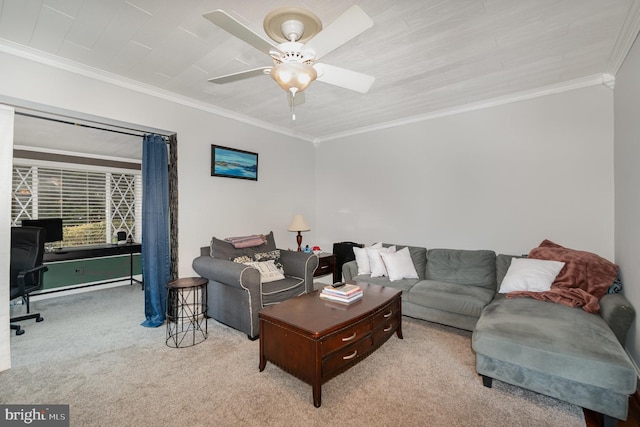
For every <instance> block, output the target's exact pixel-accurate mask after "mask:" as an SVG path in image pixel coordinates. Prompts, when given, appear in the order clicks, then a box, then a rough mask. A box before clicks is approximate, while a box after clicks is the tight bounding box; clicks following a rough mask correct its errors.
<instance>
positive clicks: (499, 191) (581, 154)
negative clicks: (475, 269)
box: [316, 86, 614, 259]
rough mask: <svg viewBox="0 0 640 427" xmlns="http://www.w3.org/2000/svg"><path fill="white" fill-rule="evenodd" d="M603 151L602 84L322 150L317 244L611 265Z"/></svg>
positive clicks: (609, 170)
mask: <svg viewBox="0 0 640 427" xmlns="http://www.w3.org/2000/svg"><path fill="white" fill-rule="evenodd" d="M612 149H613V93H612V91H611V90H610V89H608V88H606V87H604V86H596V87H588V88H583V89H579V90H573V91H570V92H565V93H561V94H556V95H550V96H545V97H540V98H536V99H533V100H528V101H522V102H517V103H511V104H507V105H503V106H499V107H494V108H488V109H484V110H479V111H474V112H469V113H464V114H459V115H455V116H450V117H445V118H440V119H435V120H430V121H426V122H421V123H415V124H411V125H405V126H403V127H401V128H391V129H387V130H382V131H378V132H374V133H368V134H364V135H359V136H352V137H348V138H343V139H340V140H335V141H331V142H326V143H322V144H320V145H319V146H318V148H317V166H316V167H317V170H318V177H317V180H318V190H317V192H318V198H317V206H318V211H317V218H318V226H317V228H318V233H319V234H318V235H319V236H321V237H322V239H323V241H322V243H323V244H324V245H329V244H330V242H339V241H343V240H349V241H356V242H361V243H366V244H371V243H373V242H375V241H379V240H382V241H385V242H389V243H399V244H412V245H419V246H426V247H428V248H434V247H445V248H461V249H493V250H495V251H496V252H499V253H511V254H521V253H527V252H528V251H529V250H530V249H531V248H533V247H535V246H537V245H538V243H540V242H541V241H542V240H543V239H550V240H553V241H555V242H556V243H558V244H561V245H564V246H568V247H573V248H577V249H583V250H589V251H594V252H596V253H598V254H600V255H602V256H604V257H606V258H608V259H613V253H614V251H613V248H614V239H613V227H614V225H613V215H614V213H613V152H612Z"/></svg>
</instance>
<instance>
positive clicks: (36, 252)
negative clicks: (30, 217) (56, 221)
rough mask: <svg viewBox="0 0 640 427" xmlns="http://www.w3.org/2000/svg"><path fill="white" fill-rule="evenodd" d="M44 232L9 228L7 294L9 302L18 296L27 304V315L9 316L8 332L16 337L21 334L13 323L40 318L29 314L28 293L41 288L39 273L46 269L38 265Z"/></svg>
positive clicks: (18, 327)
mask: <svg viewBox="0 0 640 427" xmlns="http://www.w3.org/2000/svg"><path fill="white" fill-rule="evenodd" d="M45 236H46V230H45V229H44V228H41V227H11V277H10V283H11V294H10V297H9V300H10V301H11V300H14V299H16V298H19V297H21V298H22V300H23V301H24V303H25V304H26V305H27V314H26V315H24V316H19V317H12V318H11V320H10V323H11V329H14V330H15V331H16V335H22V334H24V329H22V328H21V327H20V325H16V324H13V323H14V322H21V321H23V320H27V319H36V322H42V321H43V320H44V319H43V318H42V316H40V313H31V307H30V306H29V294H30V293H31V292H34V291H37V290H40V289H42V273H44V272H45V271H47V270H48V268H47V266H45V265H42V257H43V255H44V241H45Z"/></svg>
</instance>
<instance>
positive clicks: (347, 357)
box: [342, 350, 358, 360]
mask: <svg viewBox="0 0 640 427" xmlns="http://www.w3.org/2000/svg"><path fill="white" fill-rule="evenodd" d="M357 354H358V350H354V351H353V353H351V354H350V355H348V356H344V357H343V358H342V360H351V359H353V358H354V357H356V355H357Z"/></svg>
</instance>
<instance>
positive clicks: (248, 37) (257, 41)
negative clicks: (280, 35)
mask: <svg viewBox="0 0 640 427" xmlns="http://www.w3.org/2000/svg"><path fill="white" fill-rule="evenodd" d="M202 16H203V17H205V18H207V19H208V20H209V21H211V22H212V23H213V24H215V25H217V26H218V27H220V28H222V29H223V30H225V31H226V32H228V33H229V34H231V35H232V36H236V37H237V38H239V39H240V40H242V41H244V42H246V43H248V44H250V45H251V46H253V47H255V48H256V49H258V50H259V51H262V52H264V53H266V54H267V55H269V51H271V50H274V49H275V48H276V45H274V44H272V43H271V42H270V41H268V40H265V39H263V38H262V37H261V36H260V35H258V34H256V33H254V32H253V31H252V30H251V29H250V28H248V27H246V26H245V25H244V24H242V23H241V22H240V21H238V20H236V19H235V18H233V17H231V15H229V14H228V13H227V12H225V11H224V10H220V9H218V10H214V11H213V12H209V13H205V14H204V15H202Z"/></svg>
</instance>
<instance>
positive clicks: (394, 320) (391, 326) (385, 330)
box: [373, 314, 401, 344]
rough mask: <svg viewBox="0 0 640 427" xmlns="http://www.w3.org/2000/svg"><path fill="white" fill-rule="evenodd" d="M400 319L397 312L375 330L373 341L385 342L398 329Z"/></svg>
mask: <svg viewBox="0 0 640 427" xmlns="http://www.w3.org/2000/svg"><path fill="white" fill-rule="evenodd" d="M400 320H401V318H400V315H399V314H395V315H393V316H392V317H391V318H389V319H386V320H385V323H383V324H381V325H380V327H378V328H376V329H375V330H374V332H373V342H374V343H376V344H377V343H383V342H385V341H386V340H387V339H388V338H389V337H390V336H391V335H393V333H394V332H395V331H396V330H397V329H398V326H399V325H400Z"/></svg>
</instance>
